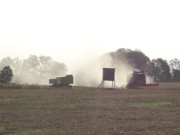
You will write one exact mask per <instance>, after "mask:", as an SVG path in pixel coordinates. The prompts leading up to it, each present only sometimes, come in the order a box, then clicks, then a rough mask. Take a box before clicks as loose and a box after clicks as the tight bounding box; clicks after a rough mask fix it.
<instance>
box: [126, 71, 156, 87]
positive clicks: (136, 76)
mask: <svg viewBox="0 0 180 135" xmlns="http://www.w3.org/2000/svg"><path fill="white" fill-rule="evenodd" d="M158 85H159V84H158V83H146V74H145V73H144V72H143V71H134V72H133V74H131V75H129V76H128V83H127V86H126V88H136V87H157V86H158Z"/></svg>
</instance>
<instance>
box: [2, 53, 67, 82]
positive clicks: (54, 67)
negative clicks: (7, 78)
mask: <svg viewBox="0 0 180 135" xmlns="http://www.w3.org/2000/svg"><path fill="white" fill-rule="evenodd" d="M7 65H8V66H10V67H11V68H12V70H13V74H14V76H13V80H12V82H13V83H18V84H45V85H46V84H48V83H49V82H48V81H49V79H50V78H55V77H57V76H65V75H66V74H67V67H66V65H65V64H63V63H60V62H56V61H54V60H53V59H52V58H51V57H48V56H39V57H37V56H36V55H31V56H29V58H27V59H23V60H21V59H19V58H10V57H6V58H4V59H2V60H1V62H0V69H3V67H4V66H7Z"/></svg>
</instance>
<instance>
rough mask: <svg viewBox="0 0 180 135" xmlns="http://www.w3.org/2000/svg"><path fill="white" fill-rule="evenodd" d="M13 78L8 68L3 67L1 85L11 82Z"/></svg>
mask: <svg viewBox="0 0 180 135" xmlns="http://www.w3.org/2000/svg"><path fill="white" fill-rule="evenodd" d="M12 77H13V71H12V69H11V68H10V66H5V67H4V68H3V70H2V71H1V74H0V81H1V83H9V82H11V80H12Z"/></svg>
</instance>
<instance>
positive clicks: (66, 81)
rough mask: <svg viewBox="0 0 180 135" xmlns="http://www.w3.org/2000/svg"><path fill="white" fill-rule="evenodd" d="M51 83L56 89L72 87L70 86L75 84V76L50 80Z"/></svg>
mask: <svg viewBox="0 0 180 135" xmlns="http://www.w3.org/2000/svg"><path fill="white" fill-rule="evenodd" d="M49 83H50V84H52V86H54V87H72V86H71V85H70V84H73V75H67V76H65V77H56V79H49Z"/></svg>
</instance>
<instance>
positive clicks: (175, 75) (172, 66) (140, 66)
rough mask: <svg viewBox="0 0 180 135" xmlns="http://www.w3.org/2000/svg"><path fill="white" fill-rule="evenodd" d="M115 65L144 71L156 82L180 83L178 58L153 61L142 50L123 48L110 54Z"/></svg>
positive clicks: (179, 62)
mask: <svg viewBox="0 0 180 135" xmlns="http://www.w3.org/2000/svg"><path fill="white" fill-rule="evenodd" d="M109 54H110V56H111V58H112V61H113V63H116V64H117V63H122V64H123V63H127V64H128V65H129V66H131V67H132V68H133V69H134V70H141V71H144V72H145V73H146V74H147V75H148V76H149V77H151V78H152V79H153V80H154V81H156V82H171V81H173V82H179V81H180V60H178V59H177V58H175V59H172V60H170V61H166V60H164V59H162V58H157V59H152V60H150V58H149V57H148V56H146V55H145V54H144V53H143V52H141V51H140V50H134V51H133V50H130V49H125V48H121V49H118V50H117V51H115V52H111V53H109Z"/></svg>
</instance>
